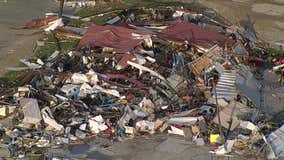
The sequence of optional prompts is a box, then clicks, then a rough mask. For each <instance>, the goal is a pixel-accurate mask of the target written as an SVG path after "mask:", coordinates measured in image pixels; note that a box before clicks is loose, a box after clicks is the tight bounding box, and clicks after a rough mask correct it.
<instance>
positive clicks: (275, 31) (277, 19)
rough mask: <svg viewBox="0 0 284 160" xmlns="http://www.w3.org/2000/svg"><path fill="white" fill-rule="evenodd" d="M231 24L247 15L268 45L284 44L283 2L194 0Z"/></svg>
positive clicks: (270, 0)
mask: <svg viewBox="0 0 284 160" xmlns="http://www.w3.org/2000/svg"><path fill="white" fill-rule="evenodd" d="M196 1H197V2H199V3H201V4H203V5H205V6H207V7H209V8H213V9H214V10H216V11H217V12H218V13H220V14H221V15H223V16H224V17H225V18H227V19H228V20H230V21H231V22H233V23H237V22H238V21H240V20H243V19H246V18H247V16H248V15H249V16H250V18H251V19H252V21H253V22H255V28H256V30H257V32H258V33H259V36H260V37H261V38H262V39H264V40H266V41H268V42H270V43H275V42H279V43H284V38H283V37H284V0H196Z"/></svg>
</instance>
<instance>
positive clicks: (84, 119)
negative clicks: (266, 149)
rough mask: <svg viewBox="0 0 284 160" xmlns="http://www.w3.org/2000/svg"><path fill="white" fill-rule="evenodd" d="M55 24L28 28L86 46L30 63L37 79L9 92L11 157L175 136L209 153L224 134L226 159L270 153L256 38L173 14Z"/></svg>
mask: <svg viewBox="0 0 284 160" xmlns="http://www.w3.org/2000/svg"><path fill="white" fill-rule="evenodd" d="M140 13H143V15H141V14H140ZM47 19H48V20H46V19H44V20H37V22H36V23H28V26H29V27H28V28H34V27H42V26H43V27H46V26H47V27H48V28H49V29H48V30H45V31H52V32H53V33H54V34H55V35H56V36H58V37H59V38H62V37H63V38H71V39H72V38H74V39H78V40H80V42H79V44H78V46H77V48H76V49H75V50H72V51H69V52H68V53H65V54H64V53H60V52H59V51H56V52H54V53H53V54H52V55H51V56H50V57H49V58H47V59H44V60H41V59H37V61H27V60H25V61H23V60H22V62H23V63H24V64H25V65H26V66H27V68H24V69H25V70H27V71H28V72H27V74H26V75H25V76H24V77H23V78H22V79H21V84H22V86H20V87H18V88H12V89H7V88H6V89H4V88H3V90H5V92H1V93H0V95H1V98H0V100H1V102H0V103H1V110H2V111H1V116H3V117H8V115H9V117H10V118H11V117H12V119H13V121H14V124H13V125H12V124H5V125H1V128H2V129H3V134H4V135H6V136H8V137H10V138H11V139H12V141H7V142H5V143H6V145H7V146H6V147H7V148H9V151H10V153H11V155H12V156H19V155H23V154H25V153H28V152H33V151H34V150H35V149H34V148H48V147H50V146H60V145H61V144H70V143H72V142H78V141H80V140H82V139H86V138H88V137H92V136H94V135H103V136H106V137H109V138H110V139H115V138H118V137H120V138H124V137H129V136H130V137H131V136H134V135H142V134H153V133H161V132H165V131H167V132H168V133H169V134H177V135H181V136H189V137H188V138H190V139H192V140H193V141H194V142H195V143H196V144H197V145H200V144H201V145H202V144H204V143H205V142H208V139H210V137H211V134H212V135H213V134H216V130H217V128H218V125H220V126H222V127H223V130H225V131H226V132H224V133H219V134H218V136H219V137H222V134H224V136H225V137H226V138H225V139H226V143H223V142H221V141H220V140H215V141H216V142H215V141H214V142H212V143H218V144H220V146H219V148H217V149H216V150H214V153H216V154H217V155H224V154H226V153H229V152H231V151H232V148H233V150H234V149H235V150H241V151H242V153H243V152H244V151H245V148H254V149H255V150H256V152H258V151H259V150H263V149H262V148H261V147H259V145H258V144H259V143H264V142H262V141H263V138H262V135H261V132H260V130H259V128H258V127H257V126H256V125H257V123H258V121H259V117H260V116H261V115H262V114H263V112H264V111H265V108H267V107H268V101H267V99H265V96H263V95H265V94H266V95H267V96H266V97H270V96H269V94H271V93H268V92H265V90H263V87H262V85H261V84H260V81H259V80H257V79H256V77H255V75H254V74H253V70H252V69H251V67H250V66H252V63H249V60H250V59H249V58H250V52H249V51H250V50H253V49H254V48H256V47H257V46H258V45H260V44H261V43H259V42H257V41H256V40H255V39H254V38H251V37H250V36H251V35H252V34H250V32H249V31H247V30H245V29H244V28H241V27H240V26H228V25H225V26H226V27H224V25H223V26H222V25H216V21H214V20H211V19H208V18H204V17H203V15H202V14H197V13H193V12H191V11H188V10H185V9H180V8H170V7H165V8H158V9H141V8H138V9H130V10H125V11H123V12H122V13H120V14H118V15H116V16H114V17H111V18H110V19H109V21H108V22H107V24H106V25H103V26H99V25H90V26H88V28H87V29H83V28H72V27H67V26H63V25H62V23H61V20H60V23H54V21H57V22H58V20H59V19H61V18H59V17H57V16H55V17H52V18H51V17H48V18H47ZM45 22H47V23H45ZM48 25H53V26H52V27H51V28H50V26H48ZM248 44H249V45H248ZM14 70H17V69H15V68H14ZM18 70H23V68H18ZM263 97H264V98H263ZM275 108H276V107H275ZM218 110H220V111H219V113H218ZM218 114H220V121H219V120H218ZM11 115H12V116H11ZM208 126H210V127H208ZM185 128H190V130H188V129H185ZM196 128H198V129H196ZM209 128H211V129H209ZM189 132H190V133H189ZM225 133H226V134H225ZM236 134H237V135H236ZM270 139H271V138H270ZM209 141H211V139H210V140H209ZM243 143H247V144H248V145H246V146H244V145H242V144H243ZM252 146H253V147H252ZM224 148H225V149H224ZM272 149H273V148H272ZM275 156H277V155H275Z"/></svg>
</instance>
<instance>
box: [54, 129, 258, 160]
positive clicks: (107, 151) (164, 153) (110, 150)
mask: <svg viewBox="0 0 284 160" xmlns="http://www.w3.org/2000/svg"><path fill="white" fill-rule="evenodd" d="M109 143H110V142H109V141H107V140H103V139H96V140H92V141H88V142H87V143H86V144H83V145H76V146H71V147H68V148H65V149H63V148H61V149H50V151H51V152H52V153H54V154H53V155H54V156H55V157H64V158H72V159H88V160H217V159H219V160H223V159H224V160H225V159H229V160H248V158H244V157H241V156H238V155H229V156H228V157H217V156H215V155H213V154H211V153H210V152H209V151H210V150H213V149H214V148H212V147H211V148H210V147H208V146H196V145H195V144H193V143H192V142H190V141H187V140H184V138H183V137H178V136H174V135H167V134H158V135H150V136H147V137H137V138H134V139H130V140H126V141H124V142H115V143H114V144H110V145H109ZM102 146H107V147H102ZM51 152H50V153H51ZM259 159H261V158H259ZM249 160H252V159H249Z"/></svg>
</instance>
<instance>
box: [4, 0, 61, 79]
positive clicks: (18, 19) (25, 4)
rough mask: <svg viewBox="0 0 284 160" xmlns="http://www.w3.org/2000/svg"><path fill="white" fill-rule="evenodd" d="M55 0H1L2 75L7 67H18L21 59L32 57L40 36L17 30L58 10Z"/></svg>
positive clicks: (29, 31) (28, 31)
mask: <svg viewBox="0 0 284 160" xmlns="http://www.w3.org/2000/svg"><path fill="white" fill-rule="evenodd" d="M56 8H57V6H56V4H55V3H54V2H53V0H42V1H40V3H39V0H20V1H19V0H7V2H4V1H3V0H0V75H1V73H2V74H3V72H4V71H5V68H6V67H12V66H17V65H18V64H19V59H20V58H25V57H30V56H31V55H32V54H33V52H32V49H33V46H34V44H35V41H36V40H37V39H38V38H39V37H40V34H32V33H33V32H35V31H31V30H23V29H20V30H19V29H17V28H21V27H23V26H24V25H25V23H26V22H27V21H28V20H31V19H34V18H40V17H42V16H43V15H44V13H45V12H50V11H53V10H56Z"/></svg>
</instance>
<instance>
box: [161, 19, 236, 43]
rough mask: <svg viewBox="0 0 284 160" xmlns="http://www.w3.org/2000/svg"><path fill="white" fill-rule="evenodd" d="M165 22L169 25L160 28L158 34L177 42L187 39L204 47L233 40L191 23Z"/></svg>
mask: <svg viewBox="0 0 284 160" xmlns="http://www.w3.org/2000/svg"><path fill="white" fill-rule="evenodd" d="M166 24H167V25H169V27H167V28H166V29H164V30H162V31H161V33H160V34H159V35H158V36H159V37H160V38H162V39H168V40H172V41H179V42H184V41H188V43H189V44H194V45H199V46H202V47H206V48H207V47H210V46H212V45H213V44H225V43H227V44H232V43H234V42H235V41H234V40H232V39H229V38H227V37H226V36H224V35H222V34H219V33H215V32H212V31H209V30H206V29H203V28H200V27H198V26H197V25H195V24H192V23H187V22H182V21H171V22H166Z"/></svg>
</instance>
